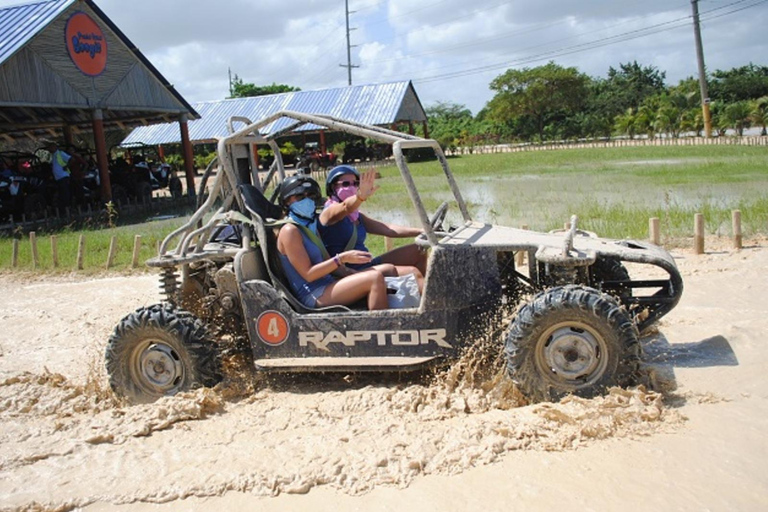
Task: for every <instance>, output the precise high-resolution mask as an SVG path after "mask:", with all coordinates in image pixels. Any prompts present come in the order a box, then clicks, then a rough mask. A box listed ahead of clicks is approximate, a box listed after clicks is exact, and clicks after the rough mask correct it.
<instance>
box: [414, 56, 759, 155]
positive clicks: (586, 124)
mask: <svg viewBox="0 0 768 512" xmlns="http://www.w3.org/2000/svg"><path fill="white" fill-rule="evenodd" d="M664 80H665V73H664V72H663V71H660V70H658V69H656V68H655V67H653V66H642V65H640V64H638V63H637V62H631V63H625V64H620V65H619V67H618V68H613V67H610V68H609V69H608V73H607V76H606V77H605V78H602V77H597V78H595V77H590V76H587V75H585V74H583V73H581V72H579V71H578V70H577V69H576V68H565V67H562V66H560V65H558V64H555V63H554V62H550V63H548V64H545V65H543V66H538V67H535V68H524V69H510V70H507V71H505V72H504V73H502V74H501V75H499V76H497V77H496V78H495V79H493V80H492V81H491V83H490V84H489V86H490V88H491V90H493V91H494V92H495V95H494V97H493V98H492V99H491V100H490V101H489V102H488V103H487V104H486V106H485V108H483V109H482V110H481V111H480V112H479V113H478V114H477V116H475V117H473V116H472V113H471V112H470V111H469V110H468V109H466V107H464V105H457V104H453V103H443V102H438V103H437V104H435V105H432V106H430V107H428V108H427V109H426V113H427V118H428V120H429V126H430V130H431V132H430V136H431V137H432V138H434V139H435V140H437V141H438V142H440V144H441V145H442V146H443V148H447V149H452V148H454V147H455V146H464V147H469V148H472V147H474V146H477V145H481V144H489V143H498V142H545V141H553V140H575V139H580V138H609V137H614V136H626V137H629V138H630V139H632V138H635V137H637V136H644V137H648V138H655V137H658V136H661V135H664V136H666V137H672V138H677V137H680V136H681V134H684V133H687V134H696V135H701V134H702V132H703V130H704V119H703V113H702V110H701V98H700V93H699V83H698V80H696V79H694V78H690V77H689V78H686V79H684V80H681V81H680V82H679V83H678V84H677V85H668V84H665V82H664ZM708 82H709V84H710V89H709V93H710V99H711V114H712V125H713V129H714V132H715V133H717V134H719V135H721V136H723V135H725V134H726V130H729V129H730V130H734V131H735V132H736V133H737V134H738V135H741V134H742V133H743V131H744V130H745V129H746V128H749V127H752V126H754V127H758V128H761V132H762V134H763V135H765V134H766V131H765V126H766V119H768V66H758V65H754V64H749V65H748V66H742V67H740V68H734V69H731V70H728V71H720V70H716V71H714V72H713V73H712V74H711V75H710V77H709V79H708Z"/></svg>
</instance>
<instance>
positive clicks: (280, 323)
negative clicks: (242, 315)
mask: <svg viewBox="0 0 768 512" xmlns="http://www.w3.org/2000/svg"><path fill="white" fill-rule="evenodd" d="M256 331H257V332H258V333H259V338H261V341H263V342H264V343H266V344H267V345H272V346H277V345H280V344H282V343H284V342H285V340H287V339H288V332H289V327H288V320H286V319H285V317H284V316H283V315H282V314H281V313H278V312H277V311H265V312H263V313H262V314H261V315H259V318H258V319H257V320H256Z"/></svg>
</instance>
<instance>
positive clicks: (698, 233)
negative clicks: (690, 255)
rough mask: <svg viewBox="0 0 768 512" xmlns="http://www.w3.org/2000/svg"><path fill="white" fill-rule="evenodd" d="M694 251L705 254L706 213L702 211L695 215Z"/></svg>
mask: <svg viewBox="0 0 768 512" xmlns="http://www.w3.org/2000/svg"><path fill="white" fill-rule="evenodd" d="M693 251H694V253H695V254H704V215H702V214H700V213H697V214H695V215H694V216H693Z"/></svg>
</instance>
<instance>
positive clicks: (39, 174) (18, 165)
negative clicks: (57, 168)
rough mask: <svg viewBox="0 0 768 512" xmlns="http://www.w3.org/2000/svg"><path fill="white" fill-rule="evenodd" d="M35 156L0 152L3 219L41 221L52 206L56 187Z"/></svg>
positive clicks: (0, 190)
mask: <svg viewBox="0 0 768 512" xmlns="http://www.w3.org/2000/svg"><path fill="white" fill-rule="evenodd" d="M52 179H53V177H52V176H51V175H50V172H48V173H46V170H45V165H44V164H42V163H41V162H40V160H39V159H38V157H37V156H36V155H35V154H34V153H26V152H22V151H3V152H2V153H0V217H2V218H7V217H8V216H10V215H12V216H13V217H14V219H21V218H22V215H23V216H25V217H26V218H28V219H35V218H41V217H43V216H44V215H45V211H46V208H47V207H48V205H50V204H52V202H51V201H52V199H53V195H54V190H55V185H54V184H52Z"/></svg>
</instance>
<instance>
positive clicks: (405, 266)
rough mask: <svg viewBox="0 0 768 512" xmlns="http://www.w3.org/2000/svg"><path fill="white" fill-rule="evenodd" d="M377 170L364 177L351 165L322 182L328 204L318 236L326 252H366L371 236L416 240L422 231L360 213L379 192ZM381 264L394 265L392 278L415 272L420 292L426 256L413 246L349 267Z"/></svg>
mask: <svg viewBox="0 0 768 512" xmlns="http://www.w3.org/2000/svg"><path fill="white" fill-rule="evenodd" d="M375 180H376V171H375V170H373V169H371V170H369V171H367V172H366V173H365V174H363V176H362V178H361V176H360V173H359V172H358V171H357V169H355V168H354V167H352V166H350V165H339V166H337V167H334V168H333V169H331V171H330V172H329V173H328V177H327V179H326V181H325V191H326V194H327V195H328V201H326V203H325V208H324V209H323V211H322V213H321V214H320V235H321V236H322V238H323V240H324V241H325V245H326V247H327V248H328V253H329V254H331V255H334V254H338V253H339V252H341V251H344V250H346V249H351V248H355V249H357V250H360V251H365V252H368V248H367V246H366V245H365V239H366V236H367V235H368V234H369V233H370V234H374V235H381V236H386V237H390V238H415V237H416V236H418V235H420V234H421V233H422V230H421V229H418V228H411V227H405V226H398V225H396V224H388V223H385V222H382V221H379V220H376V219H374V218H372V217H369V216H368V215H366V214H364V213H362V212H360V207H361V206H362V204H363V203H364V202H365V201H367V200H368V199H369V198H370V197H371V196H372V195H373V194H374V193H375V192H376V190H377V189H378V187H377V186H376V184H375ZM380 264H391V265H394V266H395V269H396V274H395V275H399V276H402V275H407V274H410V273H414V270H415V271H417V272H418V274H417V279H418V280H419V289H422V288H423V286H422V284H423V283H422V281H423V276H424V275H426V272H427V253H426V251H423V250H422V249H420V248H419V247H418V246H417V245H416V244H409V245H405V246H403V247H398V248H397V249H393V250H391V251H389V252H386V253H384V254H382V255H381V256H378V257H376V258H374V259H373V260H371V261H370V262H366V263H363V264H362V265H350V266H351V267H352V268H355V269H357V270H360V269H366V268H369V267H372V266H376V265H380Z"/></svg>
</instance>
